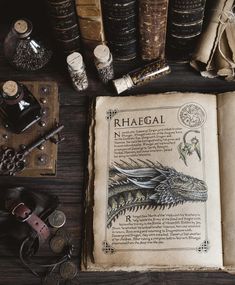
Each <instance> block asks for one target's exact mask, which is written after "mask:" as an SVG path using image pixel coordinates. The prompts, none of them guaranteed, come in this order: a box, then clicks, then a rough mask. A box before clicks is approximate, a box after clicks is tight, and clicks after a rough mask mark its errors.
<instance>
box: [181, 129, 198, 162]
mask: <svg viewBox="0 0 235 285" xmlns="http://www.w3.org/2000/svg"><path fill="white" fill-rule="evenodd" d="M189 133H200V132H199V131H194V130H190V131H187V132H186V133H185V134H184V136H183V142H181V143H180V144H179V145H178V152H179V154H180V159H182V160H183V162H184V164H185V165H186V166H188V165H187V158H188V156H191V155H193V154H194V153H196V155H197V156H198V159H199V161H201V150H200V142H199V139H198V138H197V137H196V136H194V137H193V138H191V140H190V141H187V135H188V134H189Z"/></svg>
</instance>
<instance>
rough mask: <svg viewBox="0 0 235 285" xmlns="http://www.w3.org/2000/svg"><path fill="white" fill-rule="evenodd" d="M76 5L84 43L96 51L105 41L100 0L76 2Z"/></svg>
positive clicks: (77, 0) (78, 0)
mask: <svg viewBox="0 0 235 285" xmlns="http://www.w3.org/2000/svg"><path fill="white" fill-rule="evenodd" d="M75 3H76V11H77V16H78V22H79V27H80V32H81V39H82V42H83V44H84V45H85V47H87V48H92V49H94V48H95V47H96V46H97V45H99V44H103V43H104V41H105V37H104V28H103V19H102V11H101V3H100V0H76V2H75Z"/></svg>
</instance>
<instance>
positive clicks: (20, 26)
mask: <svg viewBox="0 0 235 285" xmlns="http://www.w3.org/2000/svg"><path fill="white" fill-rule="evenodd" d="M14 29H15V31H16V32H17V33H19V34H24V33H26V32H27V31H28V29H29V26H28V23H27V22H26V21H25V20H22V19H21V20H18V21H16V22H15V24H14Z"/></svg>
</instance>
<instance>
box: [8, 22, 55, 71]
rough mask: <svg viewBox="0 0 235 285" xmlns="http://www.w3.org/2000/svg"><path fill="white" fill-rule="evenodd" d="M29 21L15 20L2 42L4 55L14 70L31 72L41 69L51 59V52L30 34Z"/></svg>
mask: <svg viewBox="0 0 235 285" xmlns="http://www.w3.org/2000/svg"><path fill="white" fill-rule="evenodd" d="M32 31H33V25H32V23H31V22H30V21H29V20H26V19H20V20H17V21H16V22H15V23H14V24H13V25H12V27H11V30H10V32H9V33H8V34H7V36H6V38H5V40H4V55H5V57H6V58H7V60H8V61H9V62H10V63H11V65H13V66H14V67H15V68H16V69H19V70H25V71H33V70H38V69H40V68H42V67H43V66H44V65H46V64H47V63H48V61H49V60H50V59H51V56H52V52H51V51H50V50H48V49H47V48H46V47H45V46H44V45H43V44H42V43H41V42H40V41H38V40H36V39H35V38H34V37H33V34H32Z"/></svg>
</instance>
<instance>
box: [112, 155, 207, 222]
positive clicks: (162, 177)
mask: <svg viewBox="0 0 235 285" xmlns="http://www.w3.org/2000/svg"><path fill="white" fill-rule="evenodd" d="M108 193H109V195H108V213H107V227H111V225H112V222H114V221H115V220H116V219H117V218H118V217H119V215H122V214H125V213H126V211H137V210H138V209H145V208H148V209H150V208H152V209H156V208H158V207H159V208H161V209H164V208H165V207H168V208H170V207H172V206H177V205H178V204H183V203H185V202H189V201H191V202H196V201H197V202H205V201H206V200H207V186H206V183H205V182H204V181H202V180H200V179H197V178H195V177H192V176H189V175H185V174H183V173H181V172H178V171H176V170H175V169H174V168H170V167H165V166H163V165H162V164H160V163H159V162H157V163H153V162H151V161H149V160H147V161H141V160H138V161H133V160H131V161H130V162H125V161H122V163H121V164H117V163H115V164H114V165H113V166H111V167H110V170H109V188H108Z"/></svg>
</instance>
